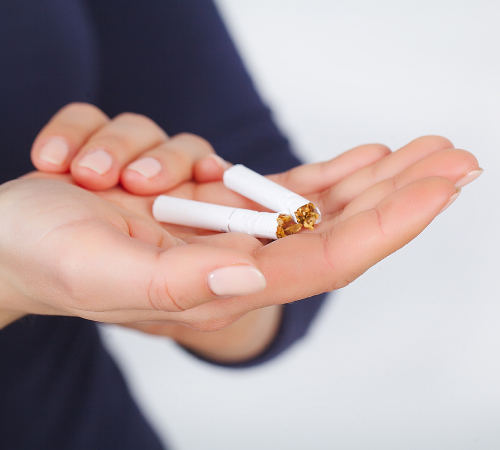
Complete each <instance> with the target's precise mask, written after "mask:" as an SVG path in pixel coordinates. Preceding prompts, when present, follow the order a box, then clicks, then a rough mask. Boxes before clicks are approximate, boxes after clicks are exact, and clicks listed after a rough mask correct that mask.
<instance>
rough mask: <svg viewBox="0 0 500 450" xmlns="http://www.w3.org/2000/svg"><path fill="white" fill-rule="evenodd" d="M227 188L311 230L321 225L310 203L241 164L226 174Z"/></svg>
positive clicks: (318, 216)
mask: <svg viewBox="0 0 500 450" xmlns="http://www.w3.org/2000/svg"><path fill="white" fill-rule="evenodd" d="M224 185H225V186H226V187H227V188H229V189H231V190H232V191H234V192H237V193H238V194H240V195H243V196H244V197H246V198H249V199H250V200H253V201H254V202H256V203H258V204H259V205H262V206H265V207H266V208H268V209H270V210H271V211H276V212H281V213H282V214H285V215H288V216H291V217H292V218H293V220H294V221H295V222H296V223H297V224H300V225H302V226H304V227H305V228H309V229H310V230H312V229H314V224H315V223H319V222H321V212H320V210H319V209H318V208H317V207H316V206H315V205H314V204H313V203H311V202H310V201H309V200H307V199H306V198H304V197H302V196H300V195H298V194H296V193H295V192H292V191H290V190H288V189H286V188H284V187H283V186H280V185H279V184H277V183H275V182H274V181H271V180H269V179H268V178H266V177H264V176H262V175H260V174H258V173H257V172H254V171H253V170H251V169H249V168H248V167H245V166H243V165H242V164H237V165H235V166H233V167H230V168H229V169H227V170H226V171H225V172H224Z"/></svg>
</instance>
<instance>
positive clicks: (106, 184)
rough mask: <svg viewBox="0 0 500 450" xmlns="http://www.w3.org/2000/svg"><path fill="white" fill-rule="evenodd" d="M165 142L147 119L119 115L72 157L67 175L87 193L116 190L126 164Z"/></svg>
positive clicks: (155, 126)
mask: <svg viewBox="0 0 500 450" xmlns="http://www.w3.org/2000/svg"><path fill="white" fill-rule="evenodd" d="M167 139H168V136H167V135H166V134H165V132H164V131H163V130H162V129H161V128H160V127H159V126H158V125H156V123H154V122H153V121H152V120H151V119H148V118H147V117H145V116H142V115H139V114H132V113H123V114H120V115H118V116H117V117H115V118H114V119H113V120H111V121H110V122H109V123H108V124H106V125H105V126H104V127H102V128H101V129H99V130H98V131H97V132H96V133H95V134H93V135H92V136H91V137H90V139H89V140H88V141H87V142H86V143H85V145H84V146H83V147H82V148H81V149H80V151H79V152H78V154H77V155H75V157H74V158H73V160H72V161H71V165H70V170H71V174H72V175H73V177H74V178H75V180H76V182H77V183H79V184H81V185H82V186H84V187H86V188H87V189H93V190H105V189H109V188H111V187H113V186H116V184H117V183H118V180H119V178H120V172H121V171H122V169H123V168H124V167H125V166H127V164H129V163H130V161H132V160H134V159H135V158H137V156H138V155H141V154H142V153H144V152H145V151H147V150H149V149H151V148H153V147H156V146H158V145H160V144H161V143H163V142H165V141H166V140H167Z"/></svg>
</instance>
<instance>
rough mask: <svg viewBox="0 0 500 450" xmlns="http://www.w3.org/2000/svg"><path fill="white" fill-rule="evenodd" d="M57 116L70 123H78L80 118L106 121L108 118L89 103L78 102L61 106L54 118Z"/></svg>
mask: <svg viewBox="0 0 500 450" xmlns="http://www.w3.org/2000/svg"><path fill="white" fill-rule="evenodd" d="M57 116H59V117H61V118H64V119H66V120H67V121H70V122H73V121H75V120H77V121H79V120H81V119H82V117H85V118H88V117H92V118H97V119H103V120H104V119H105V120H108V116H107V115H106V114H104V113H103V112H102V111H101V110H100V109H99V108H98V107H97V106H94V105H92V104H90V103H79V102H74V103H69V104H68V105H66V106H63V107H62V108H61V109H60V110H59V112H58V113H57V115H56V117H57Z"/></svg>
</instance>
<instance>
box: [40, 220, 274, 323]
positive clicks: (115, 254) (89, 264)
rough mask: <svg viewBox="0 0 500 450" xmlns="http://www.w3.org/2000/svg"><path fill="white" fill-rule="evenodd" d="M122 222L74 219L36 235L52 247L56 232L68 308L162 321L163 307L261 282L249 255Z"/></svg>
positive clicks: (96, 315) (174, 308)
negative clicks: (124, 227)
mask: <svg viewBox="0 0 500 450" xmlns="http://www.w3.org/2000/svg"><path fill="white" fill-rule="evenodd" d="M127 227H128V232H127V233H125V232H124V231H123V230H121V229H118V228H114V227H110V226H108V225H100V226H93V227H89V224H88V222H85V223H80V222H78V223H75V224H72V225H71V226H69V227H64V228H62V229H60V230H58V233H57V237H56V236H55V234H53V235H49V236H48V237H47V238H46V239H45V240H44V245H49V246H52V245H55V244H54V242H52V241H53V240H54V239H57V246H58V248H60V249H64V250H63V251H62V252H60V253H59V254H58V264H57V266H58V267H59V270H60V273H59V279H60V280H63V281H62V282H61V284H62V285H64V286H70V295H68V296H67V297H69V298H70V300H68V299H67V298H65V300H64V301H65V302H66V304H68V303H69V309H70V312H71V313H73V314H76V315H79V316H81V317H85V318H89V319H92V320H99V321H114V320H115V319H117V318H119V320H120V321H137V320H146V319H145V316H147V317H148V318H149V319H148V320H162V319H164V318H165V317H169V316H166V315H165V313H169V312H170V313H172V312H180V311H184V310H188V309H191V308H194V307H195V306H198V305H200V304H203V303H206V302H210V301H212V300H215V299H218V298H221V297H228V296H241V295H248V294H251V293H255V292H258V291H261V290H262V289H264V288H265V285H266V282H265V278H264V276H263V275H262V273H261V272H260V270H259V269H258V265H257V263H256V261H255V260H254V259H253V258H252V257H251V256H250V255H248V254H247V253H245V252H242V251H239V250H233V249H229V248H218V247H214V246H210V245H205V244H190V245H187V244H184V243H182V242H180V241H179V240H176V239H175V238H173V237H171V236H169V235H168V233H166V232H164V231H163V230H161V228H160V227H156V231H154V228H155V227H153V226H152V225H151V224H149V223H148V222H147V221H144V220H142V219H139V218H137V219H134V220H132V221H130V220H128V222H127ZM152 227H153V228H152ZM75 235H77V236H78V248H79V249H80V250H79V251H78V252H76V251H75V244H74V241H75V240H74V236H75ZM137 312H141V314H140V317H138V316H137V314H136V313H137Z"/></svg>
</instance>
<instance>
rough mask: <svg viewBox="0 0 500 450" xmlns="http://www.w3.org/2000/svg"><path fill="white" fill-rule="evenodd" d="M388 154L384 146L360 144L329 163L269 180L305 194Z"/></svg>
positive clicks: (308, 165) (285, 173)
mask: <svg viewBox="0 0 500 450" xmlns="http://www.w3.org/2000/svg"><path fill="white" fill-rule="evenodd" d="M390 153H391V150H390V149H389V148H388V147H386V146H385V145H381V144H366V145H361V146H359V147H356V148H353V149H352V150H349V151H347V152H345V153H342V154H341V155H339V156H337V157H336V158H333V159H331V160H330V161H323V162H319V163H314V164H303V165H301V166H298V167H295V168H293V169H291V170H288V171H286V172H283V173H279V174H275V175H270V176H269V178H270V179H271V180H273V181H275V182H276V183H278V184H281V185H282V186H284V187H286V188H287V189H290V190H292V191H293V192H296V193H297V194H300V195H308V194H311V193H316V192H319V191H322V190H324V189H326V188H329V187H330V186H332V185H333V184H335V183H338V182H340V181H341V180H342V179H344V178H345V177H347V176H349V175H351V174H353V173H355V172H356V171H358V170H360V169H361V168H363V167H365V166H368V165H371V164H374V163H375V162H377V161H380V160H381V159H382V158H384V157H386V156H387V155H389V154H390Z"/></svg>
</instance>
